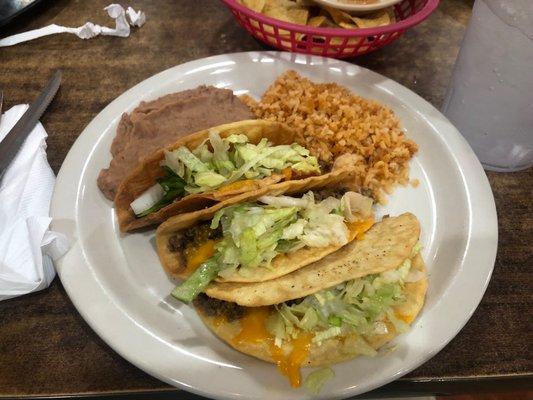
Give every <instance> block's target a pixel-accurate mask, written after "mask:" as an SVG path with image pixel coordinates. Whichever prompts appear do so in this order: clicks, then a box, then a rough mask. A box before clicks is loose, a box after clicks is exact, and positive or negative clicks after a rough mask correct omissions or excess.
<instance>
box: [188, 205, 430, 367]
mask: <svg viewBox="0 0 533 400" xmlns="http://www.w3.org/2000/svg"><path fill="white" fill-rule="evenodd" d="M419 232H420V229H419V225H418V221H417V219H416V217H414V216H413V215H412V214H403V215H401V216H399V217H396V218H387V219H384V220H383V221H382V222H380V223H378V224H376V225H375V226H374V227H373V228H372V229H371V230H370V231H368V232H367V234H366V236H365V238H364V239H363V240H361V241H355V242H352V243H351V244H348V245H346V246H345V247H344V248H342V249H341V250H339V251H337V252H336V253H333V254H330V255H329V256H327V257H325V258H324V259H322V260H320V261H318V262H315V263H313V264H311V265H308V266H307V267H305V268H302V269H300V270H298V271H296V272H293V273H291V274H288V275H285V276H283V277H281V278H278V279H274V280H270V281H267V282H261V283H253V284H235V283H224V284H222V283H213V284H211V285H210V286H209V287H208V289H207V290H206V294H207V295H208V296H209V297H214V298H217V299H223V300H226V301H229V302H235V303H237V304H239V305H243V306H247V308H246V311H245V312H246V314H244V315H243V316H241V317H239V318H237V319H234V320H232V321H229V320H228V319H227V318H225V317H221V316H209V315H207V314H206V313H205V312H204V310H203V309H202V307H199V306H198V304H196V309H197V311H198V313H199V315H200V317H201V318H202V320H203V321H204V323H205V324H206V325H207V326H208V327H209V328H210V329H211V330H212V331H213V332H214V333H215V334H216V335H217V336H219V337H220V338H221V339H222V340H224V341H225V342H227V343H228V344H229V345H230V346H232V347H233V348H235V349H236V350H238V351H240V352H243V353H245V354H249V355H251V356H254V357H257V358H259V359H261V360H265V361H268V362H272V363H277V364H278V365H279V363H280V356H279V354H281V355H282V357H284V359H285V360H287V359H288V360H291V358H290V357H291V352H292V351H294V349H295V347H296V346H297V345H296V344H294V343H293V342H292V341H286V342H284V343H283V344H282V346H281V348H280V349H276V348H275V346H274V344H273V340H274V338H273V337H272V336H271V335H270V334H269V333H268V332H267V331H266V330H264V329H263V328H253V329H252V331H253V332H251V333H252V334H251V335H248V334H246V335H244V336H243V332H244V329H243V321H244V318H246V315H247V314H253V313H254V312H255V311H261V310H262V311H265V310H267V311H268V310H272V311H273V310H274V309H273V306H272V305H274V304H278V303H281V302H285V301H289V300H293V299H298V298H301V297H305V296H307V295H310V294H314V293H316V292H318V291H320V290H322V289H327V288H331V287H334V286H336V285H338V284H340V283H343V282H346V281H349V280H352V279H356V278H360V277H364V276H367V275H369V274H377V273H381V272H385V271H389V270H393V269H396V268H398V267H399V266H400V265H402V263H403V262H405V261H406V260H408V259H410V260H411V271H413V272H414V273H415V274H418V275H419V279H418V280H416V281H414V282H405V283H404V284H403V289H402V290H403V295H404V298H403V301H402V302H400V303H398V304H396V305H393V306H392V312H393V314H394V315H395V316H396V318H398V319H401V320H402V321H403V322H405V323H406V324H411V323H412V322H413V321H414V320H415V318H416V317H417V315H418V314H419V312H420V310H421V309H422V306H423V304H424V299H425V294H426V291H427V286H428V282H427V276H426V275H427V273H426V269H425V265H424V262H423V260H422V257H421V255H420V254H419V253H417V254H415V255H414V256H413V248H414V246H415V244H416V243H417V241H418V237H419ZM256 314H257V315H258V316H259V317H257V318H256V319H255V320H254V326H257V325H260V324H265V323H266V315H268V314H266V315H264V313H263V317H261V314H262V313H261V312H257V313H256ZM382 322H383V323H384V324H385V326H386V332H384V333H372V334H368V335H358V334H357V333H355V332H348V333H343V334H341V335H339V336H335V337H332V338H328V339H325V340H322V341H321V342H320V343H318V342H308V343H309V344H308V345H306V347H305V349H303V350H302V348H300V349H299V350H298V351H299V354H298V357H300V358H299V359H300V361H301V362H300V364H299V365H300V366H320V365H329V364H332V363H338V362H342V361H345V360H348V359H351V358H354V357H356V356H358V355H360V354H362V352H361V346H360V344H361V340H364V342H365V343H366V345H369V346H370V347H372V348H373V349H376V350H377V349H378V348H380V347H381V346H383V345H384V344H386V343H387V342H389V341H390V340H392V339H393V338H395V337H396V336H397V335H398V334H399V332H398V331H397V329H396V328H395V324H393V323H392V322H391V321H390V319H389V317H385V319H384V320H383V321H382ZM248 328H250V326H249V325H248ZM261 329H263V333H261ZM261 335H262V336H264V337H262V336H261ZM243 338H244V339H245V340H243ZM258 338H261V340H258ZM307 346H308V347H307ZM304 350H305V351H304ZM276 354H277V356H276Z"/></svg>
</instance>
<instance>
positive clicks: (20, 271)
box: [0, 104, 69, 300]
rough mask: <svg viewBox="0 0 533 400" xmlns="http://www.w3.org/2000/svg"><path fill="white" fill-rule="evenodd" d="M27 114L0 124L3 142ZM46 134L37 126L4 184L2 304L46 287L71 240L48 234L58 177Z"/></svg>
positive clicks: (0, 210) (18, 109)
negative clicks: (54, 189)
mask: <svg viewBox="0 0 533 400" xmlns="http://www.w3.org/2000/svg"><path fill="white" fill-rule="evenodd" d="M27 109H28V105H25V104H23V105H18V106H14V107H13V108H11V109H10V110H8V111H7V112H6V113H5V114H4V115H3V117H2V120H1V122H0V142H1V141H2V140H3V139H4V137H5V136H6V135H7V133H8V132H9V131H10V129H11V128H12V127H13V126H14V125H15V123H16V122H17V121H18V120H19V119H20V117H21V116H22V114H24V112H25V111H26V110H27ZM46 137H47V134H46V131H45V130H44V128H43V126H42V125H41V124H40V123H38V124H37V125H36V126H35V128H34V129H33V131H32V132H31V133H30V134H29V136H28V137H27V138H26V140H25V142H24V144H23V146H22V148H21V149H20V151H19V152H18V154H17V155H16V157H15V158H14V160H13V161H12V162H11V164H10V165H9V167H8V169H7V170H6V172H5V174H4V177H3V178H2V182H1V183H0V300H5V299H9V298H11V297H16V296H20V295H23V294H26V293H30V292H35V291H38V290H42V289H45V288H47V287H48V286H49V285H50V282H52V280H53V279H54V277H55V271H54V266H53V260H56V259H58V258H59V257H61V256H62V255H63V254H65V253H66V252H67V250H68V247H69V242H68V239H67V238H66V237H65V236H64V235H62V234H60V233H57V232H52V231H50V230H48V227H49V225H50V222H51V220H52V219H51V218H50V214H49V209H50V200H51V197H52V191H53V188H54V183H55V176H54V173H53V172H52V169H51V168H50V165H49V164H48V161H47V159H46V141H45V139H46Z"/></svg>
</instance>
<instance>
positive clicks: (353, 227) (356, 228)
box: [346, 217, 374, 240]
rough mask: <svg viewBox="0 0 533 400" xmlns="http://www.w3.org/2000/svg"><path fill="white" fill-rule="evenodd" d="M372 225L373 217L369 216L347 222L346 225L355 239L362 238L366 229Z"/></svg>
mask: <svg viewBox="0 0 533 400" xmlns="http://www.w3.org/2000/svg"><path fill="white" fill-rule="evenodd" d="M373 225H374V218H372V217H370V218H367V219H364V220H362V221H356V222H347V223H346V226H348V229H349V231H350V233H351V234H352V235H354V236H355V238H356V239H357V240H362V239H364V237H365V232H366V231H368V230H369V229H370V228H372V226H373Z"/></svg>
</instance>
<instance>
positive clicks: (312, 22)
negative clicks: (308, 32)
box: [307, 15, 328, 27]
mask: <svg viewBox="0 0 533 400" xmlns="http://www.w3.org/2000/svg"><path fill="white" fill-rule="evenodd" d="M327 19H328V18H327V17H326V16H325V15H317V16H316V17H311V18H309V20H308V21H307V25H309V26H314V27H318V26H324V25H325V24H326V21H327Z"/></svg>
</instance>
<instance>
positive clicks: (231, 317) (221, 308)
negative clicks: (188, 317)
mask: <svg viewBox="0 0 533 400" xmlns="http://www.w3.org/2000/svg"><path fill="white" fill-rule="evenodd" d="M194 305H195V306H196V307H197V308H199V309H200V311H201V312H202V313H204V314H205V315H206V316H208V317H224V318H226V320H227V321H228V322H232V321H235V320H237V319H240V318H242V317H244V315H245V314H246V309H247V307H242V306H239V305H238V304H236V303H230V302H229V301H223V300H217V299H213V298H211V297H209V296H207V295H206V294H204V293H201V294H199V295H198V297H196V299H194Z"/></svg>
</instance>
